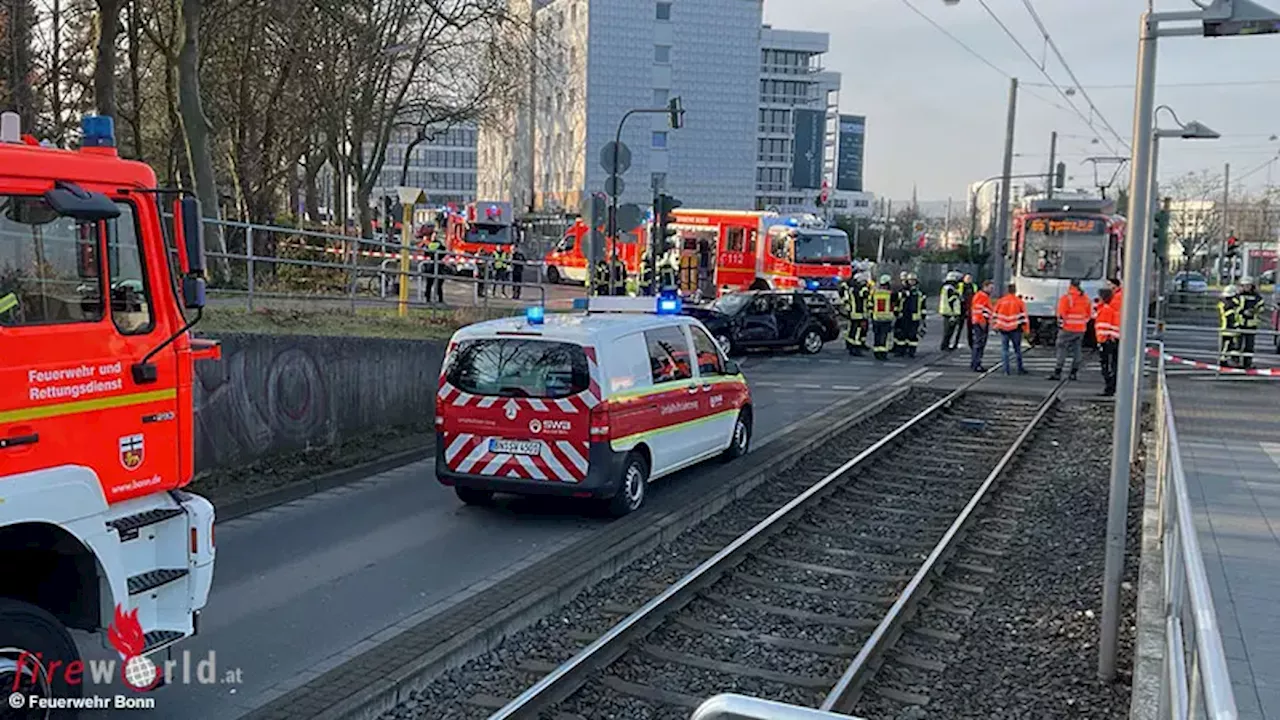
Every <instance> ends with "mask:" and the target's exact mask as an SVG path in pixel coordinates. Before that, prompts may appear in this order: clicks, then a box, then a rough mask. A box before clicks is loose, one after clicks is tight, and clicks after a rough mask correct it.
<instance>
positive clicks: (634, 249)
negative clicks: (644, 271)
mask: <svg viewBox="0 0 1280 720" xmlns="http://www.w3.org/2000/svg"><path fill="white" fill-rule="evenodd" d="M587 232H588V228H587V224H586V223H585V222H583V221H582V220H578V221H576V222H574V224H573V225H571V226H569V229H568V230H565V231H564V237H562V238H560V241H559V242H557V243H556V244H555V245H554V246H553V247H552V248H551V249H550V250H549V251H547V254H546V255H545V256H543V258H542V263H543V265H545V266H546V268H547V282H549V283H551V284H552V285H557V284H560V283H564V282H569V283H575V284H583V285H585V284H586V282H587V267H588V265H589V263H588V262H587V256H586V254H585V253H584V252H583V248H584V246H585V245H586V237H587ZM648 241H649V234H648V232H647V231H646V230H645V229H643V228H641V229H640V230H636V231H635V232H631V233H626V234H625V235H623V238H622V242H619V243H616V245H617V249H618V259H620V260H621V261H622V263H623V265H625V266H626V268H627V274H628V275H631V276H636V275H638V274H639V273H640V258H641V256H642V255H643V253H644V246H645V244H646V243H648ZM614 245H615V243H613V242H606V243H605V256H606V257H610V256H612V254H613V250H614Z"/></svg>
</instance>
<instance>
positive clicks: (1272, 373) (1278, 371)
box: [1147, 348, 1280, 377]
mask: <svg viewBox="0 0 1280 720" xmlns="http://www.w3.org/2000/svg"><path fill="white" fill-rule="evenodd" d="M1147 355H1148V356H1150V357H1153V358H1158V357H1160V353H1159V351H1157V350H1156V349H1155V348H1147ZM1164 361H1165V362H1167V363H1173V364H1175V365H1185V366H1187V367H1193V368H1195V369H1197V370H1212V371H1213V372H1217V373H1222V374H1223V375H1261V376H1263V377H1280V368H1232V367H1223V366H1221V365H1215V364H1213V363H1207V362H1201V361H1199V360H1188V359H1187V358H1181V357H1178V356H1177V355H1170V354H1169V353H1165V354H1164Z"/></svg>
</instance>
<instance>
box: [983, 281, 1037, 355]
mask: <svg viewBox="0 0 1280 720" xmlns="http://www.w3.org/2000/svg"><path fill="white" fill-rule="evenodd" d="M991 324H992V327H994V328H995V329H996V331H997V332H999V333H1000V362H1001V364H1002V365H1004V374H1005V375H1012V374H1013V373H1012V372H1011V371H1010V368H1009V348H1010V347H1012V348H1013V354H1014V355H1015V356H1016V357H1017V358H1018V374H1019V375H1026V374H1027V370H1026V368H1024V367H1023V366H1022V335H1023V334H1024V333H1029V332H1031V323H1030V320H1029V319H1028V318H1027V304H1026V303H1024V302H1023V301H1022V298H1020V297H1018V286H1017V285H1015V284H1013V283H1009V287H1008V288H1007V291H1006V292H1005V295H1004V297H1002V298H1000V301H999V302H997V303H996V309H995V319H994V320H992V323H991Z"/></svg>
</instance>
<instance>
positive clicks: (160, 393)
mask: <svg viewBox="0 0 1280 720" xmlns="http://www.w3.org/2000/svg"><path fill="white" fill-rule="evenodd" d="M177 397H178V390H177V389H176V388H169V389H167V390H149V391H147V392H140V393H131V394H129V395H113V396H111V397H104V398H94V399H92V400H75V401H72V402H67V403H58V404H56V405H40V406H38V407H28V408H18V409H17V410H0V423H10V422H21V421H24V420H41V419H43V418H51V417H60V416H62V415H75V414H76V413H83V412H91V411H93V410H110V409H112V408H120V407H128V406H130V405H143V404H146V403H150V402H156V401H157V400H173V399H176V398H177Z"/></svg>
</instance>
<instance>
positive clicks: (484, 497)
mask: <svg viewBox="0 0 1280 720" xmlns="http://www.w3.org/2000/svg"><path fill="white" fill-rule="evenodd" d="M453 492H454V494H455V495H457V496H458V499H459V500H461V501H462V502H464V503H466V504H468V505H488V504H489V503H491V502H493V493H492V492H490V491H488V490H481V489H479V488H469V487H462V486H457V487H454V488H453Z"/></svg>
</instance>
